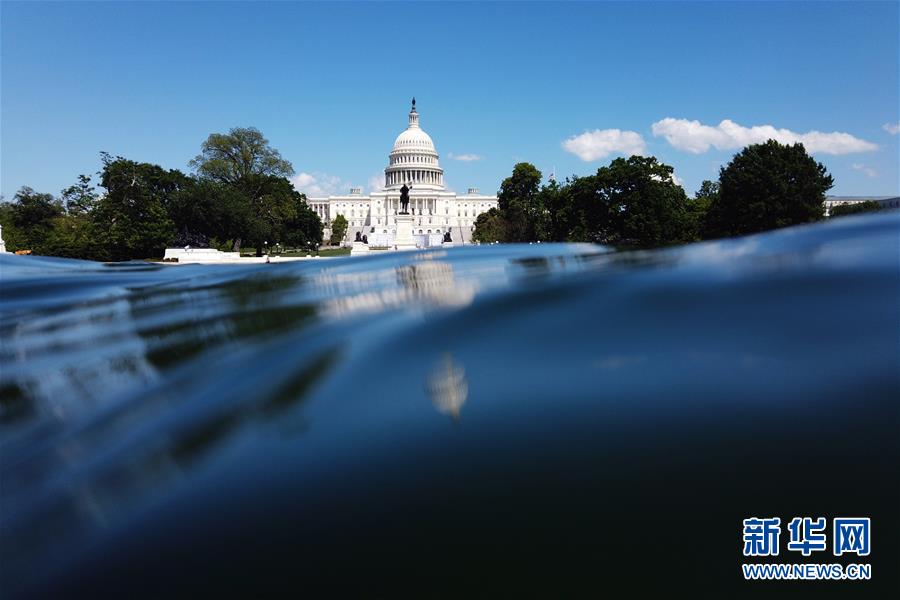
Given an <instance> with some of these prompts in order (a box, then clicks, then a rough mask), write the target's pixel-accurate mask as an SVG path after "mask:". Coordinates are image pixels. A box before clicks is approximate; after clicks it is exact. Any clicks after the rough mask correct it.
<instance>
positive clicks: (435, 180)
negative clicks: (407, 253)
mask: <svg viewBox="0 0 900 600" xmlns="http://www.w3.org/2000/svg"><path fill="white" fill-rule="evenodd" d="M438 158H439V156H438V153H437V150H436V149H435V147H434V142H433V141H432V140H431V136H430V135H428V134H427V133H425V131H424V130H423V129H422V128H421V127H420V126H419V113H418V112H417V111H416V101H415V99H413V103H412V110H410V111H409V125H408V126H407V128H406V130H405V131H403V132H402V133H401V134H400V135H398V136H397V139H396V140H394V148H393V150H391V153H390V155H389V157H388V165H387V167H386V168H385V169H384V187H383V188H382V189H380V190H378V191H375V192H372V193H370V194H369V195H363V194H362V189H361V188H352V189H351V190H350V193H349V194H348V195H346V196H328V197H327V198H307V203H308V204H309V206H310V207H311V208H312V209H313V210H314V211H315V212H316V213H317V214H318V215H319V218H320V219H322V222H323V223H324V224H325V235H326V239H327V237H328V236H329V235H330V233H331V223H332V221H333V220H334V218H335V217H337V216H338V215H344V218H345V219H347V223H348V228H347V234H346V237H345V238H344V239H345V240H353V239H355V237H356V233H357V232H359V233H360V234H361V235H366V236H367V237H368V240H369V244H370V245H371V246H376V247H377V246H381V247H391V246H393V245H394V238H395V236H396V235H397V219H396V217H397V214H398V212H399V211H400V209H401V207H400V188H402V187H403V185H404V184H405V185H406V186H407V187H409V212H410V214H411V215H412V217H413V237H414V238H415V242H416V245H417V246H419V247H428V246H439V245H440V244H441V240H442V239H443V237H444V234H445V233H446V232H448V231H449V232H450V236H451V238H452V240H453V242H454V243H456V244H459V243H463V244H466V243H469V242H471V239H472V231H473V230H474V228H475V219H476V218H478V215H480V214H481V213H483V212H487V211H488V210H490V209H491V208H496V206H497V197H496V196H484V195H481V194H479V193H478V190H477V189H475V188H469V191H468V193H466V194H465V195H457V194H456V192H453V191H450V190H448V189H447V188H446V187H445V186H444V170H443V169H442V168H441V165H440V163H439V162H438Z"/></svg>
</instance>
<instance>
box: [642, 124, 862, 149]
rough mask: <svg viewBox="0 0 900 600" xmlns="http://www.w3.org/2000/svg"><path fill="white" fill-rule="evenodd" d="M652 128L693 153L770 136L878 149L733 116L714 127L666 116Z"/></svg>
mask: <svg viewBox="0 0 900 600" xmlns="http://www.w3.org/2000/svg"><path fill="white" fill-rule="evenodd" d="M652 130H653V135H654V136H657V137H659V136H662V137H665V138H666V141H667V142H669V143H670V144H671V145H672V146H674V147H675V148H678V149H679V150H685V151H687V152H691V153H693V154H700V153H702V152H706V151H707V150H709V148H710V147H711V146H714V147H715V148H716V149H718V150H732V149H735V148H743V147H744V146H747V145H749V144H761V143H763V142H765V141H766V140H770V139H773V140H777V141H778V142H781V143H782V144H793V143H796V142H801V143H802V144H803V145H804V146H805V147H806V150H807V151H809V152H813V153H816V152H821V153H823V154H850V153H853V152H871V151H873V150H877V149H878V145H877V144H873V143H872V142H867V141H865V140H861V139H859V138H857V137H854V136H852V135H850V134H849V133H843V132H840V131H833V132H831V133H824V132H821V131H808V132H806V133H797V132H795V131H791V130H790V129H776V128H775V127H773V126H771V125H755V126H753V127H744V126H743V125H739V124H738V123H735V122H734V121H732V120H730V119H725V120H724V121H722V122H721V123H719V124H718V125H716V126H715V127H713V126H710V125H704V124H703V123H701V122H700V121H689V120H687V119H673V118H671V117H666V118H665V119H663V120H661V121H657V122H656V123H654V124H653V126H652Z"/></svg>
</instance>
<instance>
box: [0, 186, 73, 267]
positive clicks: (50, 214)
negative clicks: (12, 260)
mask: <svg viewBox="0 0 900 600" xmlns="http://www.w3.org/2000/svg"><path fill="white" fill-rule="evenodd" d="M13 200H14V202H13V204H12V205H11V206H10V212H9V218H10V225H12V231H10V232H9V233H14V235H15V246H16V249H28V250H32V251H33V252H34V253H36V254H44V253H46V242H47V239H48V238H49V237H50V234H51V232H52V230H53V227H54V220H55V219H57V218H59V217H61V216H62V215H63V214H64V209H63V205H62V202H60V201H59V200H57V199H56V198H54V197H53V194H41V193H38V192H35V191H34V190H33V189H31V188H30V187H28V186H24V187H22V188H21V189H19V191H18V192H16V195H15V196H14V197H13Z"/></svg>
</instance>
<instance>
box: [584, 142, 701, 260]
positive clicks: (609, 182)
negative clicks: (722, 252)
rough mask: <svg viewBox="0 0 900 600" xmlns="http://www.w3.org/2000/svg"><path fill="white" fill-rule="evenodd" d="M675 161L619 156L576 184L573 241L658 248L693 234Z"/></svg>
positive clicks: (685, 239) (683, 239)
mask: <svg viewBox="0 0 900 600" xmlns="http://www.w3.org/2000/svg"><path fill="white" fill-rule="evenodd" d="M672 173H673V169H672V167H670V166H668V165H665V164H662V163H660V162H658V161H657V160H656V158H653V157H644V156H632V157H630V158H628V159H625V158H617V159H615V160H614V161H612V163H610V165H609V166H608V167H601V168H600V169H598V170H597V174H596V175H593V176H591V177H580V178H575V179H574V180H573V181H572V183H571V184H570V191H569V194H570V196H571V203H572V219H571V223H570V229H571V231H572V234H571V235H570V239H572V240H573V241H589V242H598V243H605V244H611V245H615V246H620V247H625V248H655V247H658V246H667V245H671V244H677V243H680V242H685V241H689V240H691V239H692V237H693V234H692V228H691V222H690V219H689V216H688V204H687V197H686V196H685V193H684V190H683V189H682V188H681V186H679V185H677V184H676V183H675V181H674V180H673V178H672Z"/></svg>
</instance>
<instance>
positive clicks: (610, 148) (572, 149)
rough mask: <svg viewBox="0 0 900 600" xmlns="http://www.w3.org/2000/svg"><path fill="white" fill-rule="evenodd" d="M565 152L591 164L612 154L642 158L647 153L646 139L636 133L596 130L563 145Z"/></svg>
mask: <svg viewBox="0 0 900 600" xmlns="http://www.w3.org/2000/svg"><path fill="white" fill-rule="evenodd" d="M562 147H563V150H565V151H566V152H569V153H571V154H574V155H575V156H577V157H578V158H580V159H581V160H583V161H585V162H589V161H592V160H597V159H599V158H604V157H606V156H609V155H610V154H621V155H623V156H634V155H637V156H642V155H644V154H646V152H647V145H646V144H645V143H644V138H642V137H641V134H639V133H638V132H636V131H622V130H621V129H595V130H594V131H585V132H584V133H582V134H581V135H575V136H572V137H570V138H569V139H567V140H565V141H564V142H563V143H562Z"/></svg>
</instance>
